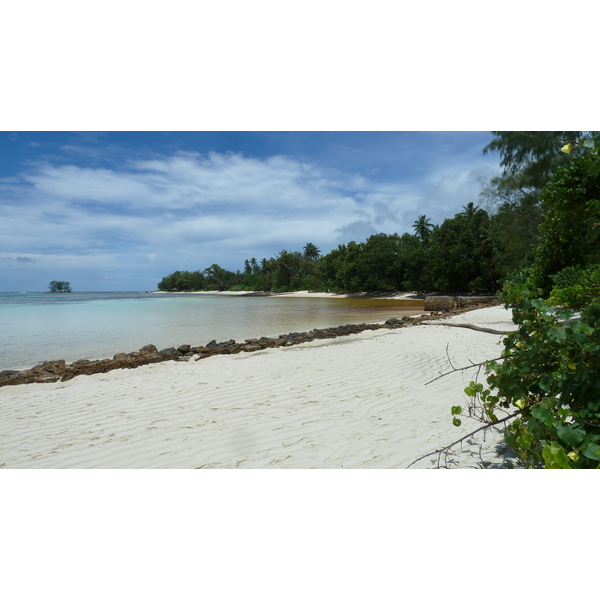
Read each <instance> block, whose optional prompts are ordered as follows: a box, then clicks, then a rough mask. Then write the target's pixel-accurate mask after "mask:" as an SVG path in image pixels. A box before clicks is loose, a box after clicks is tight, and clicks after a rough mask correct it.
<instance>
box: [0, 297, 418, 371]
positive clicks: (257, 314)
mask: <svg viewBox="0 0 600 600" xmlns="http://www.w3.org/2000/svg"><path fill="white" fill-rule="evenodd" d="M409 305H410V301H409V302H408V303H407V302H405V301H385V300H361V299H340V298H332V299H330V298H295V297H291V296H290V297H285V298H273V297H248V296H221V295H219V296H213V295H184V294H146V293H143V292H131V293H123V292H101V293H92V292H86V293H71V294H45V293H0V370H2V369H11V368H12V369H24V368H29V367H32V366H33V365H35V364H39V363H40V362H43V361H45V360H58V359H64V360H66V361H67V362H71V361H73V360H77V359H79V358H89V359H98V358H106V357H109V356H113V355H114V354H116V353H117V352H132V351H134V350H138V349H139V348H141V347H142V346H144V345H146V344H154V345H155V346H157V347H158V348H159V349H162V348H166V347H169V346H179V345H181V344H191V345H192V346H200V345H206V344H207V343H208V342H210V341H211V340H213V339H214V340H216V341H218V342H221V341H226V340H230V339H235V340H236V341H244V340H245V339H247V338H252V337H261V336H267V337H273V336H277V335H280V334H284V333H290V332H292V331H309V330H311V329H314V328H322V327H331V326H334V325H343V324H346V323H363V322H377V321H384V320H385V319H388V318H390V317H392V316H398V315H399V314H407V311H408V312H409V314H410V312H414V308H415V307H414V304H413V306H412V307H411V306H409Z"/></svg>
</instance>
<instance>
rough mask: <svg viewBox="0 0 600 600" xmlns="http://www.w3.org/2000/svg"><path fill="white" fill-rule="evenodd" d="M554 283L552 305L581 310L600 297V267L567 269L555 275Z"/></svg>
mask: <svg viewBox="0 0 600 600" xmlns="http://www.w3.org/2000/svg"><path fill="white" fill-rule="evenodd" d="M552 281H553V282H554V287H553V288H552V291H551V292H550V299H549V302H550V304H554V305H557V306H566V307H571V308H581V307H582V306H585V305H587V304H590V303H591V302H595V301H597V300H598V299H599V297H600V265H594V266H591V267H588V268H587V269H583V268H581V267H566V268H565V269H563V270H562V271H560V272H559V273H557V274H556V275H554V276H553V277H552Z"/></svg>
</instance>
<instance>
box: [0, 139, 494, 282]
mask: <svg viewBox="0 0 600 600" xmlns="http://www.w3.org/2000/svg"><path fill="white" fill-rule="evenodd" d="M491 139H492V134H491V133H490V132H477V131H468V132H452V131H443V132H433V131H427V132H418V131H406V132H382V131H377V132H369V131H357V132H350V131H346V132H324V131H321V132H310V131H296V132H293V131H292V132H285V131H271V132H251V131H247V132H233V131H222V132H219V131H207V132H185V131H177V132H168V131H157V132H151V131H138V132H79V133H78V132H52V131H40V132H36V131H17V132H10V131H3V132H0V291H3V292H7V291H45V290H47V288H48V283H49V282H50V281H51V280H59V281H69V282H70V284H71V287H72V289H73V290H74V291H146V290H154V289H156V287H157V284H158V282H159V281H160V280H161V279H162V277H164V276H165V275H168V274H169V273H172V272H173V271H176V270H203V269H205V268H207V267H209V266H211V265H212V264H215V263H216V264H219V265H220V266H222V267H224V268H226V269H229V270H232V271H237V270H238V269H240V270H243V267H244V260H245V259H250V258H252V257H255V258H257V259H258V260H260V259H262V258H269V257H272V256H276V255H277V253H278V252H280V251H281V250H284V249H285V250H289V251H301V250H302V248H303V246H304V245H305V244H306V243H307V242H311V243H313V244H315V245H316V246H317V247H318V248H319V249H320V250H321V253H322V254H326V253H328V252H329V251H331V250H332V249H333V248H335V247H337V246H338V244H341V243H347V242H349V241H352V240H353V241H356V242H361V241H364V240H365V239H367V238H368V237H369V236H370V235H372V234H375V233H381V232H383V233H387V234H392V233H399V234H402V233H405V232H410V233H413V231H414V230H413V228H412V225H413V223H414V221H415V220H416V218H417V217H418V216H419V215H422V214H425V215H426V216H427V217H429V218H430V219H431V221H432V223H434V224H441V223H442V222H443V220H444V219H446V218H450V217H452V216H454V215H455V214H456V213H457V212H460V210H461V209H462V207H463V206H464V205H466V204H467V203H468V202H474V203H475V204H478V201H479V200H478V197H479V191H480V189H481V185H482V182H484V181H486V180H487V179H489V178H490V177H491V176H493V175H495V174H497V173H498V172H499V170H500V167H499V157H498V156H497V155H491V154H488V155H486V156H483V154H482V150H483V148H484V146H485V145H486V144H487V143H488V142H489V141H490V140H491Z"/></svg>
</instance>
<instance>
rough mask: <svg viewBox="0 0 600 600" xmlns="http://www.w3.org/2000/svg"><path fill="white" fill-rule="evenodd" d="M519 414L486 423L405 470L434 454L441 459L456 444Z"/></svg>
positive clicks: (415, 461)
mask: <svg viewBox="0 0 600 600" xmlns="http://www.w3.org/2000/svg"><path fill="white" fill-rule="evenodd" d="M520 412H521V411H520V410H519V411H517V412H515V413H513V414H512V415H508V416H506V417H504V418H502V419H498V420H497V421H496V422H495V423H486V424H485V425H483V426H482V427H479V428H478V429H476V430H475V431H472V432H471V433H468V434H467V435H465V436H463V437H461V438H460V439H459V440H456V441H454V442H452V443H451V444H448V446H445V447H444V448H442V449H440V450H434V451H433V452H430V453H429V454H425V455H424V456H420V457H419V458H417V459H416V460H413V461H412V462H411V463H410V465H408V466H407V467H406V468H407V469H410V467H412V466H413V465H414V464H415V463H417V462H419V461H420V460H423V459H424V458H427V457H428V456H433V455H434V454H437V455H438V456H440V457H441V455H442V454H443V453H444V452H448V451H449V450H450V448H452V447H453V446H456V444H460V443H461V442H464V441H465V440H467V439H469V438H470V437H472V436H474V435H475V434H476V433H479V432H480V431H483V430H484V429H489V428H490V427H494V425H500V423H504V422H505V421H508V420H509V419H512V418H513V417H516V416H517V415H518V414H519V413H520ZM438 465H439V461H438Z"/></svg>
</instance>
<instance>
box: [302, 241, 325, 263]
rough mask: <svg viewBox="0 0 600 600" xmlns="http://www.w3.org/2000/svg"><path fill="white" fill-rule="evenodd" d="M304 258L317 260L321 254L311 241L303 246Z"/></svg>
mask: <svg viewBox="0 0 600 600" xmlns="http://www.w3.org/2000/svg"><path fill="white" fill-rule="evenodd" d="M303 250H304V258H305V259H306V260H317V258H319V256H320V255H321V251H320V250H319V249H318V248H317V247H316V246H315V245H314V244H312V243H311V242H308V243H307V244H306V246H304V248H303Z"/></svg>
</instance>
